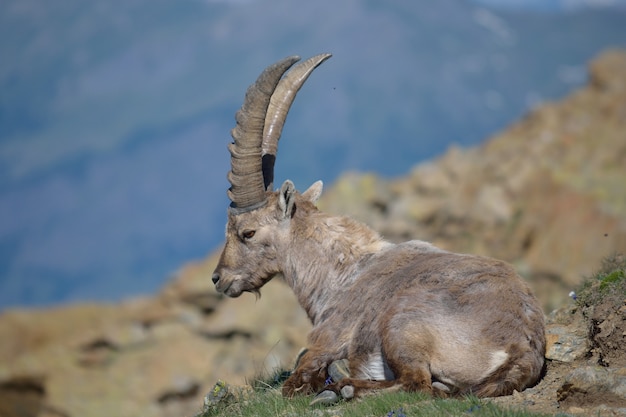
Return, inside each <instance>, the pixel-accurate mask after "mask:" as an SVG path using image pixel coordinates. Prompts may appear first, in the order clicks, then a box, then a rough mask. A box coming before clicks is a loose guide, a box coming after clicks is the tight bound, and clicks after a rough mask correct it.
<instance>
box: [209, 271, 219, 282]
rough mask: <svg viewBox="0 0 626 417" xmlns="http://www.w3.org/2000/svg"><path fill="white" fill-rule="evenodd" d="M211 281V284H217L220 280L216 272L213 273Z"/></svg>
mask: <svg viewBox="0 0 626 417" xmlns="http://www.w3.org/2000/svg"><path fill="white" fill-rule="evenodd" d="M211 280H212V281H213V284H217V281H219V280H220V274H218V273H217V272H213V277H212V278H211Z"/></svg>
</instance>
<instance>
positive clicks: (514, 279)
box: [212, 54, 545, 397]
mask: <svg viewBox="0 0 626 417" xmlns="http://www.w3.org/2000/svg"><path fill="white" fill-rule="evenodd" d="M329 57H330V55H329V54H323V55H317V56H315V57H312V58H310V59H308V60H306V61H304V62H302V63H299V64H297V65H295V66H294V64H295V63H296V62H297V61H298V60H299V58H298V57H289V58H286V59H283V60H281V61H279V62H277V63H276V64H274V65H271V66H270V67H268V68H267V69H266V70H265V71H263V73H262V74H261V75H260V76H259V78H258V79H257V81H256V82H255V83H254V84H253V85H252V86H250V88H249V89H248V91H247V93H246V98H245V101H244V104H243V106H242V107H241V110H239V111H238V112H237V116H236V119H237V125H236V126H235V128H234V129H233V130H232V136H233V139H234V142H233V143H231V144H230V145H229V150H230V153H231V171H230V172H229V174H228V179H229V181H230V184H231V187H230V189H229V191H228V196H229V198H230V200H231V201H232V204H231V206H230V207H229V209H228V223H227V227H226V244H225V247H224V251H223V253H222V255H221V257H220V260H219V263H218V266H217V268H216V269H215V273H214V274H213V278H212V279H213V283H214V284H215V287H216V289H217V290H218V291H219V292H222V293H224V294H226V295H228V296H231V297H237V296H239V295H241V294H242V293H243V292H245V291H248V292H255V293H258V291H259V289H260V288H261V287H262V286H263V285H264V284H265V283H267V282H268V281H269V280H270V279H271V278H272V277H274V276H275V275H277V274H282V275H283V276H284V278H285V281H286V282H287V283H288V284H289V285H290V286H291V288H292V289H293V291H294V293H295V294H296V296H297V298H298V300H299V302H300V304H301V306H302V307H303V308H304V309H305V310H306V312H307V314H308V316H309V318H310V319H311V322H312V323H313V329H312V331H311V333H310V334H309V346H308V350H307V352H306V353H305V354H304V355H303V356H302V357H301V358H300V360H299V362H298V365H297V367H296V369H295V370H294V372H293V373H292V375H291V376H290V378H289V379H288V380H287V381H286V382H285V384H284V386H283V394H284V395H286V396H292V395H295V394H298V393H315V392H318V391H320V390H326V391H324V392H331V393H336V394H337V395H340V393H341V392H343V393H344V396H345V394H346V392H349V393H350V397H351V396H359V395H361V394H362V393H364V392H366V391H369V390H380V389H385V388H398V387H399V388H402V389H404V390H407V391H423V392H427V393H431V394H436V395H442V396H445V395H455V394H467V393H472V394H475V395H478V396H497V395H505V394H510V393H512V392H513V391H514V390H522V389H524V388H526V387H528V386H530V385H532V384H534V383H536V382H537V381H538V379H539V378H540V375H541V371H542V368H543V365H544V352H545V334H544V318H543V313H542V311H541V309H540V307H539V305H538V302H537V300H536V299H535V297H534V296H533V295H532V294H531V292H530V290H529V288H528V286H527V285H526V284H525V283H524V281H523V280H522V279H521V278H520V277H519V276H518V275H517V274H516V273H515V271H514V269H513V268H512V267H511V266H510V265H508V264H506V263H504V262H501V261H497V260H494V259H490V258H485V257H479V256H472V255H464V254H456V253H450V252H447V251H444V250H441V249H438V248H436V247H434V246H432V245H430V244H429V243H426V242H423V241H418V240H415V241H410V242H405V243H401V244H392V243H389V242H387V241H385V240H383V239H382V238H381V237H380V235H378V234H377V233H376V232H374V231H373V230H371V229H369V228H368V227H367V226H365V225H363V224H361V223H358V222H356V221H354V220H352V219H350V218H347V217H338V216H331V215H328V214H325V213H322V212H320V211H319V210H318V209H317V207H316V206H315V202H316V201H317V199H318V197H319V196H320V194H321V192H322V184H321V182H317V183H315V184H313V185H312V186H311V187H310V188H309V189H308V190H307V191H305V192H304V193H302V194H300V193H299V192H297V191H296V189H295V187H294V185H293V183H292V182H291V181H285V183H284V184H283V185H282V186H281V187H280V189H279V190H278V191H273V190H272V188H273V186H272V184H273V177H274V161H275V159H276V152H277V144H278V139H279V138H280V134H281V131H282V127H283V124H284V122H285V118H286V116H287V113H288V111H289V107H290V106H291V103H292V101H293V99H294V97H295V95H296V93H297V92H298V90H299V89H300V87H301V86H302V85H303V83H304V82H305V80H306V79H307V78H308V76H309V75H310V74H311V72H312V71H313V70H314V69H315V68H316V67H317V66H318V65H319V64H321V63H322V62H323V61H325V60H326V59H328V58H329ZM292 66H293V68H292V69H291V70H290V71H288V70H289V68H291V67H292ZM338 360H347V363H348V367H349V370H350V372H349V376H346V377H345V378H343V379H341V380H340V381H334V382H333V383H332V384H331V385H328V386H325V383H326V382H327V379H328V377H329V373H328V368H329V365H331V364H333V363H334V362H336V361H338ZM346 387H348V388H349V389H348V390H346Z"/></svg>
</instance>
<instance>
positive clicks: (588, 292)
mask: <svg viewBox="0 0 626 417" xmlns="http://www.w3.org/2000/svg"><path fill="white" fill-rule="evenodd" d="M624 297H626V256H624V255H623V254H619V253H616V254H613V255H611V256H608V257H606V258H605V259H604V260H603V261H602V265H601V267H600V269H598V271H597V272H596V273H595V274H593V275H592V276H590V277H586V278H585V280H584V282H583V284H582V286H581V288H580V289H579V290H578V291H577V302H578V304H579V305H580V306H581V307H583V308H584V307H589V306H594V305H598V304H600V303H602V302H605V301H606V300H614V301H615V302H616V303H618V304H619V305H621V303H622V302H623V300H624Z"/></svg>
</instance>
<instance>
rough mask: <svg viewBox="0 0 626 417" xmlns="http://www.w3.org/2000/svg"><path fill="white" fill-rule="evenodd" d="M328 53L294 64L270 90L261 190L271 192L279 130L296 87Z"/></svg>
mask: <svg viewBox="0 0 626 417" xmlns="http://www.w3.org/2000/svg"><path fill="white" fill-rule="evenodd" d="M331 56H332V55H331V54H319V55H315V56H314V57H311V58H309V59H307V60H306V61H303V62H300V63H298V64H297V65H296V66H294V67H293V68H292V69H291V70H290V71H289V72H288V73H287V75H285V76H284V77H283V78H282V79H281V80H280V82H279V83H278V86H277V87H276V89H275V90H274V93H273V94H272V97H271V99H270V103H269V106H268V108H267V115H266V116H265V126H264V128H263V144H262V151H261V158H262V170H263V179H264V187H265V189H266V190H271V189H272V187H273V183H274V163H275V162H276V153H277V152H278V140H279V139H280V135H281V134H282V131H283V126H284V125H285V120H286V118H287V114H288V113H289V109H290V108H291V104H292V103H293V100H294V99H295V98H296V94H297V93H298V91H299V90H300V87H302V85H303V84H304V82H305V81H306V80H307V78H309V75H311V73H312V72H313V70H314V69H315V68H317V67H318V66H319V65H320V64H321V63H322V62H324V61H326V60H327V59H328V58H330V57H331Z"/></svg>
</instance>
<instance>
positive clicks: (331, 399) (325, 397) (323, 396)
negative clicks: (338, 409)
mask: <svg viewBox="0 0 626 417" xmlns="http://www.w3.org/2000/svg"><path fill="white" fill-rule="evenodd" d="M340 399H341V398H340V397H339V396H338V395H337V394H336V393H334V392H333V391H329V390H325V391H322V392H320V393H319V394H317V395H316V396H315V398H313V401H311V403H310V404H309V405H310V406H316V405H332V404H335V403H336V402H338V401H339V400H340Z"/></svg>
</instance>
